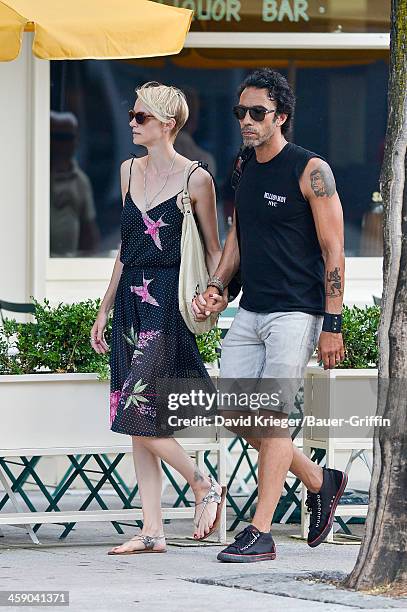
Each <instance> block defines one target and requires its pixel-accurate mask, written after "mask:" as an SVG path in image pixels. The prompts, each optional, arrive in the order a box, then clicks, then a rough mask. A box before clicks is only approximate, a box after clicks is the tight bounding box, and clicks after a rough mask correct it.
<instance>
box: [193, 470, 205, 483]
mask: <svg viewBox="0 0 407 612" xmlns="http://www.w3.org/2000/svg"><path fill="white" fill-rule="evenodd" d="M203 479H204V477H203V476H202V474H201V472H200V471H199V468H198V466H196V467H195V471H194V480H195V482H198V480H199V481H202V480H203Z"/></svg>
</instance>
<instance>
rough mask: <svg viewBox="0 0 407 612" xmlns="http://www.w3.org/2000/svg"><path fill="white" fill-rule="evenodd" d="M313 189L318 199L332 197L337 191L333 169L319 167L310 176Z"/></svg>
mask: <svg viewBox="0 0 407 612" xmlns="http://www.w3.org/2000/svg"><path fill="white" fill-rule="evenodd" d="M310 180H311V188H312V191H313V192H314V193H315V195H316V196H317V198H322V197H325V196H328V197H331V196H333V194H334V193H335V191H336V186H335V179H334V175H333V174H332V170H331V168H330V167H329V166H328V165H326V166H319V167H318V168H316V169H315V170H313V171H312V172H311V174H310Z"/></svg>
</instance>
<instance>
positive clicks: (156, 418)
mask: <svg viewBox="0 0 407 612" xmlns="http://www.w3.org/2000/svg"><path fill="white" fill-rule="evenodd" d="M136 96H137V97H136V102H135V105H134V109H133V110H131V111H129V114H130V119H131V120H130V127H131V129H132V134H133V143H134V144H138V145H144V146H145V147H146V148H147V152H148V154H147V156H145V157H142V158H133V159H131V160H127V161H125V162H123V164H122V166H121V188H122V197H123V210H122V219H121V238H122V240H121V246H120V249H119V253H118V255H117V258H116V262H115V265H114V268H113V273H112V278H111V281H110V283H109V286H108V289H107V291H106V295H105V296H104V298H103V301H102V303H101V306H100V309H99V313H98V316H97V318H96V321H95V323H94V325H93V327H92V332H91V343H92V346H93V348H94V350H95V351H96V352H97V353H105V352H106V351H107V350H108V345H107V344H106V341H105V339H104V335H103V334H104V329H105V327H106V322H107V318H108V313H109V311H110V309H111V308H112V306H113V305H114V315H113V328H112V343H111V356H110V365H111V394H110V419H111V429H112V431H115V432H118V433H123V434H128V435H131V437H132V446H133V458H134V465H135V470H136V477H137V483H138V486H139V490H140V497H141V503H142V509H143V517H144V520H143V529H142V530H141V533H140V534H139V535H136V536H135V537H134V538H131V539H130V540H128V541H127V542H125V543H124V544H122V545H121V546H116V547H114V548H113V549H112V550H110V551H109V553H108V554H116V555H117V554H133V553H140V552H165V550H166V545H165V536H164V534H163V522H162V515H161V488H162V471H161V464H160V460H161V459H162V460H163V461H165V462H166V463H168V464H169V465H171V466H172V467H174V468H175V469H176V470H177V471H178V472H179V473H180V474H181V475H182V476H183V477H184V478H185V479H186V480H187V481H188V483H189V484H190V486H191V488H192V490H193V492H194V495H195V503H196V505H197V506H196V512H195V520H194V523H195V530H194V537H195V538H196V539H203V538H205V537H207V536H208V535H209V534H210V533H212V531H214V529H215V528H216V527H217V524H218V521H219V517H220V510H221V507H222V504H223V503H224V495H225V491H224V490H223V489H222V487H221V486H220V485H219V484H218V483H217V482H216V481H215V480H213V479H212V478H211V477H208V476H206V475H204V474H202V473H201V472H200V470H199V469H198V467H197V465H196V464H195V463H194V461H193V460H192V459H191V458H190V457H189V456H188V455H187V454H186V453H185V451H184V450H183V448H182V446H181V445H180V444H178V442H177V441H176V440H175V439H174V438H173V437H171V436H170V437H163V434H162V430H164V431H165V433H168V427H166V423H165V421H166V419H165V417H166V413H165V409H163V407H162V406H158V403H159V402H158V399H157V398H158V397H159V393H157V389H158V387H157V381H158V380H159V379H160V378H162V377H165V376H167V377H168V378H170V379H171V378H172V379H176V380H179V379H183V378H184V379H188V378H190V377H191V376H192V377H199V378H201V380H204V381H206V382H208V381H209V383H210V378H209V376H208V373H207V372H206V369H205V366H204V364H203V362H202V359H201V357H200V355H199V351H198V347H197V344H196V341H195V337H194V335H193V334H192V333H191V332H190V331H189V330H188V328H187V326H186V325H185V322H184V320H183V318H182V316H181V315H180V312H179V309H178V278H179V266H180V239H181V230H182V222H183V213H182V202H181V192H182V187H183V177H184V172H185V168H186V166H187V165H189V164H190V163H191V162H190V160H188V159H187V158H185V157H183V156H181V155H179V154H178V153H176V151H175V149H174V140H175V138H176V135H177V133H178V131H179V130H180V129H181V128H182V126H183V125H184V124H185V122H186V120H187V119H188V106H187V103H186V100H185V96H184V94H183V93H182V92H181V91H180V90H179V89H177V88H175V87H167V86H165V85H161V84H159V83H155V82H150V83H146V84H145V85H143V86H142V87H140V88H138V89H137V90H136ZM188 186H189V193H190V196H191V200H192V207H193V212H194V214H196V217H197V220H198V222H199V225H200V228H201V230H202V235H203V239H204V244H205V252H206V262H207V266H208V270H209V273H210V274H212V273H213V272H214V271H215V269H216V267H217V265H218V262H219V260H220V257H221V247H220V244H219V237H218V230H217V217H216V203H215V192H214V187H213V183H212V179H211V176H210V175H209V173H208V172H206V170H204V169H203V168H202V167H196V166H195V171H192V173H191V174H190V178H189V185H188ZM167 411H168V406H167Z"/></svg>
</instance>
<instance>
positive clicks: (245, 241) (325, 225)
mask: <svg viewBox="0 0 407 612" xmlns="http://www.w3.org/2000/svg"><path fill="white" fill-rule="evenodd" d="M239 96H240V97H239V104H238V105H237V106H235V107H234V113H235V115H236V117H237V119H238V120H239V125H240V129H241V133H242V137H243V144H244V145H245V146H247V147H250V148H252V155H251V156H250V157H249V158H248V159H247V161H246V163H245V165H244V168H243V171H242V174H241V178H240V181H239V185H238V187H237V190H236V201H235V205H236V212H237V219H238V227H239V237H240V249H239V242H238V237H237V231H236V212H235V215H234V218H233V225H232V228H231V230H230V232H229V234H228V237H227V240H226V243H225V247H224V251H223V255H222V258H221V261H220V263H219V266H218V269H217V270H216V272H215V274H214V276H213V277H211V279H210V280H209V282H208V289H207V290H206V291H205V292H204V293H203V294H202V295H199V296H198V298H196V299H195V300H194V301H193V304H192V308H193V310H194V312H195V316H196V318H197V319H198V320H202V319H204V318H205V317H206V316H208V315H209V313H210V312H213V311H215V312H220V311H222V310H224V309H225V308H226V306H227V301H228V290H227V285H228V283H229V282H230V280H231V279H232V278H233V276H234V274H235V273H236V271H237V269H238V266H239V262H240V266H241V277H242V285H243V294H242V297H241V300H240V305H239V308H238V311H237V314H236V316H235V319H234V321H233V323H232V325H231V328H230V329H229V331H228V333H227V334H226V337H225V339H224V341H223V345H222V357H221V366H220V379H221V381H222V380H226V379H235V380H236V379H239V381H240V383H241V381H242V379H257V380H261V382H263V383H264V382H267V381H266V379H268V380H269V381H273V380H274V381H278V383H279V385H278V386H282V387H284V388H285V391H284V393H283V395H282V399H283V400H284V401H281V402H279V405H278V406H277V407H275V406H272V409H271V410H264V412H263V413H264V414H267V415H268V416H273V417H275V418H280V419H281V418H282V417H284V415H285V418H286V417H287V415H288V414H289V413H290V412H291V410H292V408H293V400H294V397H295V393H294V394H293V393H291V394H290V392H289V391H290V384H291V387H292V386H293V383H294V382H295V383H296V384H295V385H294V387H295V389H296V390H298V386H299V385H300V384H301V380H302V379H303V376H304V371H305V367H306V365H307V363H308V361H309V359H310V357H311V355H312V353H313V351H314V348H315V346H316V345H317V344H318V359H319V360H320V359H322V361H323V363H324V368H325V369H328V368H332V367H334V366H335V365H336V364H338V363H339V362H340V361H341V360H343V359H344V347H343V341H342V334H341V333H340V330H341V311H342V302H343V277H344V264H345V259H344V248H343V215H342V207H341V203H340V200H339V197H338V194H337V192H336V187H335V180H334V177H333V174H332V171H331V169H330V167H329V165H328V164H327V163H326V161H325V160H324V159H323V158H322V157H321V156H319V155H317V154H316V153H312V152H310V151H308V150H306V149H303V148H302V147H299V146H297V145H295V144H292V143H290V142H287V140H286V139H285V136H286V135H287V133H288V131H289V129H290V123H291V121H292V117H293V112H294V105H295V98H294V94H293V92H292V90H291V88H290V86H289V85H288V83H287V81H286V79H285V78H284V77H283V76H282V75H281V74H279V73H278V72H275V71H273V70H271V69H268V68H266V69H262V70H258V71H255V72H254V73H252V74H250V75H249V76H248V77H247V78H246V79H245V81H244V82H243V83H242V85H241V86H240V89H239ZM321 330H322V331H321ZM281 383H283V384H281ZM284 383H285V384H284ZM287 389H288V392H287ZM280 390H281V389H280ZM291 391H293V389H291ZM257 431H258V430H257ZM239 433H240V435H243V436H244V437H245V438H246V439H247V440H248V441H249V442H250V444H251V445H252V446H253V447H254V448H256V449H257V450H258V452H259V460H258V466H259V467H258V472H259V474H258V486H259V496H258V504H257V507H256V512H255V515H254V517H253V521H252V524H251V525H249V526H248V527H246V529H244V530H243V532H241V533H240V534H238V536H237V537H236V539H235V542H234V543H232V544H231V545H229V546H228V547H227V548H225V549H224V550H223V551H222V552H220V553H219V555H218V559H219V560H221V561H228V562H239V563H242V562H243V563H244V562H253V561H262V560H267V559H274V558H275V556H276V552H275V544H274V542H273V538H272V535H271V533H270V528H271V524H272V519H273V514H274V511H275V508H276V506H277V503H278V501H279V499H280V495H281V491H282V489H283V486H284V482H285V479H286V475H287V472H288V470H290V471H291V472H293V473H294V474H295V475H296V476H297V477H298V478H300V479H301V481H302V482H303V483H304V485H305V486H306V487H307V489H308V496H307V506H308V507H309V509H310V511H311V516H310V531H309V534H308V544H309V545H310V546H312V547H315V546H318V544H320V543H321V542H322V541H323V540H324V539H325V538H326V536H327V534H328V533H329V531H330V528H331V526H332V522H333V519H334V513H335V509H336V506H337V504H338V502H339V499H340V497H341V495H342V493H343V491H344V489H345V486H346V482H347V476H346V474H345V473H343V472H340V471H339V470H333V469H326V468H321V467H320V466H318V465H317V464H315V463H313V462H312V461H311V460H309V459H308V458H307V457H306V456H305V455H304V454H303V453H302V452H300V451H299V450H298V449H297V448H296V447H295V446H294V445H293V443H292V440H291V436H290V434H289V430H288V428H287V427H285V428H284V427H282V426H281V425H279V424H278V423H277V422H276V424H275V425H272V426H271V427H268V428H267V429H266V430H265V431H264V432H263V433H260V434H259V433H254V434H253V433H252V432H251V430H250V429H248V430H245V431H243V434H242V433H241V432H239Z"/></svg>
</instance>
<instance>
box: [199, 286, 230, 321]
mask: <svg viewBox="0 0 407 612" xmlns="http://www.w3.org/2000/svg"><path fill="white" fill-rule="evenodd" d="M226 292H227V289H226V288H225V290H224V292H223V295H219V290H218V288H217V287H208V289H207V290H206V291H204V292H203V293H200V294H199V295H198V296H197V297H196V298H194V299H193V300H192V306H191V307H192V312H193V313H194V316H195V319H196V320H197V321H205V319H207V318H208V316H209V315H210V314H211V313H212V312H216V313H218V314H220V313H221V312H222V310H225V308H226V307H227V305H228V296H227V293H226Z"/></svg>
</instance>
